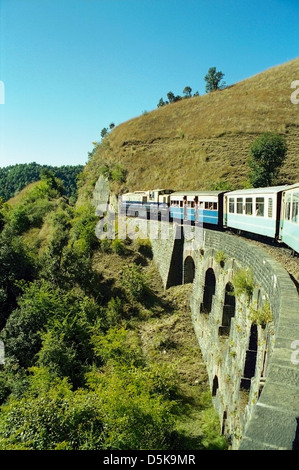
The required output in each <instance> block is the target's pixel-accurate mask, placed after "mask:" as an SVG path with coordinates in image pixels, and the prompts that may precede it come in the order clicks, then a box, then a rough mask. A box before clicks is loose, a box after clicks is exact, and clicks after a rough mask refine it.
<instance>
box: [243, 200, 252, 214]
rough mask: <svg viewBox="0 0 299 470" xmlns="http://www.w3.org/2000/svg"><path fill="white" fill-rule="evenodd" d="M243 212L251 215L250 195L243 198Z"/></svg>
mask: <svg viewBox="0 0 299 470" xmlns="http://www.w3.org/2000/svg"><path fill="white" fill-rule="evenodd" d="M245 214H247V215H252V197H247V198H246V199H245Z"/></svg>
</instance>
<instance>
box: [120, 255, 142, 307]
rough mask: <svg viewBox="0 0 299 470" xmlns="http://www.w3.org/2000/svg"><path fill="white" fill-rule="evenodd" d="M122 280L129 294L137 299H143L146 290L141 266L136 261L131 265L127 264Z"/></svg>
mask: <svg viewBox="0 0 299 470" xmlns="http://www.w3.org/2000/svg"><path fill="white" fill-rule="evenodd" d="M122 280H123V286H124V288H125V290H126V291H127V293H128V294H129V296H130V297H131V298H133V299H135V300H141V299H142V297H143V295H144V293H145V290H146V283H145V279H144V277H143V274H142V270H141V267H140V266H137V265H136V264H134V263H133V264H132V265H131V266H126V267H125V268H124V269H123V273H122Z"/></svg>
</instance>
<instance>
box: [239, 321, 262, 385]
mask: <svg viewBox="0 0 299 470" xmlns="http://www.w3.org/2000/svg"><path fill="white" fill-rule="evenodd" d="M257 344H258V337H257V326H256V325H254V324H252V325H251V329H250V337H249V344H248V349H247V351H246V357H245V365H244V372H243V377H242V379H241V388H242V389H244V390H250V386H251V379H252V377H254V375H255V366H256V356H257Z"/></svg>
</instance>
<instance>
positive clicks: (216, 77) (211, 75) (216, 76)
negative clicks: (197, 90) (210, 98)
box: [205, 67, 225, 93]
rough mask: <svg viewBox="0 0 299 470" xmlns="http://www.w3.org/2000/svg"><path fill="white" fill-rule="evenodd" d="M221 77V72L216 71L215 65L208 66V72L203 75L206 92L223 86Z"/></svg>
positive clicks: (222, 75) (222, 74)
mask: <svg viewBox="0 0 299 470" xmlns="http://www.w3.org/2000/svg"><path fill="white" fill-rule="evenodd" d="M223 77H224V73H223V72H221V71H218V72H217V71H216V67H210V68H209V70H208V73H207V74H206V76H205V82H206V93H210V92H211V91H216V90H221V89H222V88H224V86H225V82H222V79H223Z"/></svg>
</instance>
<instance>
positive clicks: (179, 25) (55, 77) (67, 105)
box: [0, 0, 299, 167]
mask: <svg viewBox="0 0 299 470" xmlns="http://www.w3.org/2000/svg"><path fill="white" fill-rule="evenodd" d="M298 56H299V2H298V0H258V1H256V0H213V1H211V0H0V81H1V82H2V83H4V86H5V103H4V104H0V166H1V167H3V166H7V165H13V164H15V163H29V162H32V161H35V162H37V163H40V164H50V165H57V166H59V165H77V164H85V163H86V161H87V158H88V152H89V151H91V150H92V148H93V145H92V142H94V141H99V140H100V133H101V130H102V129H103V128H104V127H108V126H109V124H110V123H111V122H113V123H115V125H118V124H120V123H122V122H124V121H127V120H129V119H131V118H134V117H136V116H138V115H140V114H142V113H143V112H144V111H151V110H153V109H156V107H157V103H158V101H159V99H160V98H161V97H163V98H164V99H166V95H167V93H168V92H169V91H172V92H173V93H174V94H180V95H182V92H183V89H184V87H185V86H186V85H188V86H190V87H191V88H192V92H193V93H194V92H196V91H198V92H199V93H200V94H204V93H205V81H204V76H205V74H206V73H207V71H208V69H209V67H212V66H215V67H216V68H217V70H221V71H223V73H224V74H225V77H224V80H225V81H226V83H227V84H232V83H236V82H238V81H241V80H243V79H245V78H248V77H250V76H252V75H255V74H257V73H259V72H262V71H263V70H266V69H268V68H270V67H272V66H275V65H279V64H282V63H284V62H287V61H289V60H291V59H294V58H296V57H298ZM295 79H299V70H298V77H294V80H295Z"/></svg>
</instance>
